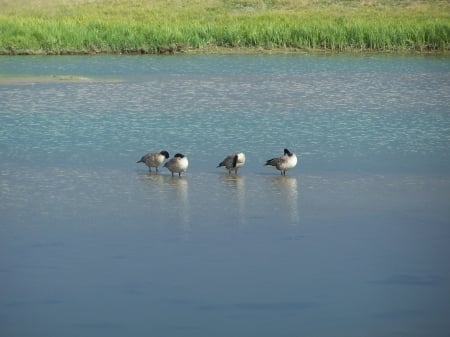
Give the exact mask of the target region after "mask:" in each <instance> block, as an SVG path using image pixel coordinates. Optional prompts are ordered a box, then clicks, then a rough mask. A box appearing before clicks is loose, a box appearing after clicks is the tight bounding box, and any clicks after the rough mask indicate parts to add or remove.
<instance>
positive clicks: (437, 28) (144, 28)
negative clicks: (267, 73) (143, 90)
mask: <svg viewBox="0 0 450 337" xmlns="http://www.w3.org/2000/svg"><path fill="white" fill-rule="evenodd" d="M0 8H1V9H0V53H2V54H79V53H173V52H196V51H204V52H208V51H214V50H222V51H223V50H224V49H231V50H236V49H244V50H275V51H277V50H304V51H333V52H342V51H350V52H352V51H358V52H359V51H362V52H371V51H377V52H380V51H381V52H383V51H401V52H405V51H419V52H430V51H440V52H446V51H449V50H450V3H449V2H448V1H415V0H410V1H408V0H404V1H393V0H378V1H375V0H367V1H357V0H346V1H337V2H336V1H329V0H278V1H276V0H153V1H144V0H115V1H111V0H42V1H39V2H37V1H33V0H0Z"/></svg>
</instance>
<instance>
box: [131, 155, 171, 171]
mask: <svg viewBox="0 0 450 337" xmlns="http://www.w3.org/2000/svg"><path fill="white" fill-rule="evenodd" d="M168 158H169V152H167V151H164V150H163V151H161V152H151V153H147V154H145V155H143V156H142V158H141V159H140V160H138V161H137V162H136V163H144V164H145V165H147V166H148V169H149V171H150V172H152V167H154V168H156V172H158V167H159V166H161V164H162V163H163V161H164V160H165V159H168Z"/></svg>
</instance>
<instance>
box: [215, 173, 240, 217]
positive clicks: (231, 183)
mask: <svg viewBox="0 0 450 337" xmlns="http://www.w3.org/2000/svg"><path fill="white" fill-rule="evenodd" d="M221 178H222V181H223V182H224V185H225V186H226V187H227V189H228V192H229V193H230V200H231V201H235V202H236V203H237V207H236V209H237V210H238V214H239V223H241V224H245V223H246V216H245V178H244V177H243V176H240V175H238V174H223V175H221Z"/></svg>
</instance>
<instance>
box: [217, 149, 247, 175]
mask: <svg viewBox="0 0 450 337" xmlns="http://www.w3.org/2000/svg"><path fill="white" fill-rule="evenodd" d="M244 164H245V154H244V153H242V152H237V153H235V154H230V155H228V156H227V157H226V158H225V159H224V160H222V162H221V163H220V164H219V165H217V167H222V166H223V167H225V168H226V169H227V170H228V173H229V174H231V171H233V170H234V173H235V174H237V171H238V169H239V168H240V167H242V166H244Z"/></svg>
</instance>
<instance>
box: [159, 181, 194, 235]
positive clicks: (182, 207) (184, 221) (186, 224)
mask: <svg viewBox="0 0 450 337" xmlns="http://www.w3.org/2000/svg"><path fill="white" fill-rule="evenodd" d="M165 178H166V179H165V180H166V182H167V183H168V185H169V186H170V192H173V193H170V194H169V198H170V202H169V205H172V206H173V205H174V206H175V207H176V212H175V213H176V214H177V215H178V217H179V219H178V220H180V222H181V225H182V238H183V239H184V240H189V239H190V234H191V224H190V210H189V193H188V181H187V179H186V178H185V177H165ZM169 211H170V210H169Z"/></svg>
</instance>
